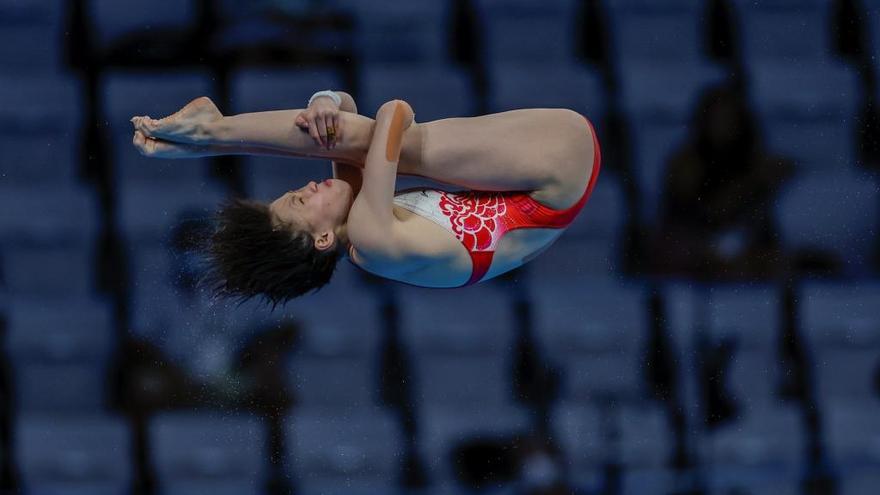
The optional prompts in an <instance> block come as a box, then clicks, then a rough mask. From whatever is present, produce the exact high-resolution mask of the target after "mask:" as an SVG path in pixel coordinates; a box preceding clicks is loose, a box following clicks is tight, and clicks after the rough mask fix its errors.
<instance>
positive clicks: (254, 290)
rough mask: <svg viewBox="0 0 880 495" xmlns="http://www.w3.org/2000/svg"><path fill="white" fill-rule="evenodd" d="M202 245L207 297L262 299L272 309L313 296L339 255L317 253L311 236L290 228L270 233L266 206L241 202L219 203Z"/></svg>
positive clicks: (270, 218) (329, 252) (240, 299)
mask: <svg viewBox="0 0 880 495" xmlns="http://www.w3.org/2000/svg"><path fill="white" fill-rule="evenodd" d="M215 221H216V225H215V227H214V229H213V232H211V233H210V235H209V236H208V238H207V239H206V241H207V242H206V243H205V244H204V245H203V247H202V250H203V252H204V254H205V261H206V265H207V266H206V270H205V275H204V278H203V280H202V283H204V284H206V285H208V286H209V287H210V290H211V292H212V295H213V296H214V297H215V298H217V297H230V298H237V299H238V300H239V301H240V302H242V303H243V302H245V301H247V300H249V299H251V298H253V297H257V296H262V298H263V300H264V301H266V302H267V303H271V304H272V310H273V311H274V309H275V306H276V305H278V304H283V303H285V302H287V301H289V300H290V299H293V298H296V297H299V296H302V295H304V294H306V293H308V292H309V291H317V290H318V289H320V288H321V287H323V286H324V285H326V284H327V283H328V282H329V281H330V278H331V277H332V275H333V271H334V270H335V268H336V263H337V261H338V260H339V254H338V253H337V251H336V250H335V249H327V250H324V251H321V250H319V249H317V248H316V247H315V238H314V236H313V235H312V234H311V233H310V232H308V231H306V230H299V229H297V228H295V227H293V226H284V227H277V228H276V227H274V226H273V225H272V217H271V214H270V211H269V207H268V205H266V204H264V203H260V202H258V201H253V200H249V199H242V198H232V199H227V200H225V201H224V202H223V203H222V204H221V206H220V208H219V210H218V211H217V213H216V215H215Z"/></svg>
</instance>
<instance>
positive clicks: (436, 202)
mask: <svg viewBox="0 0 880 495" xmlns="http://www.w3.org/2000/svg"><path fill="white" fill-rule="evenodd" d="M584 119H585V120H587V119H586V117H584ZM587 125H588V126H589V127H590V130H591V131H593V132H591V134H592V136H593V145H594V149H595V152H594V153H593V171H592V173H591V175H590V180H589V182H588V183H587V188H586V190H585V191H584V194H583V195H581V198H580V199H579V200H578V202H577V203H575V204H574V205H572V206H570V207H569V208H566V209H564V210H554V209H552V208H549V207H547V206H545V205H543V204H541V203H539V202H537V201H535V200H534V199H532V197H531V196H529V195H528V193H527V192H523V191H507V192H497V191H457V192H447V191H440V190H437V189H429V188H413V189H407V190H404V191H401V192H399V193H398V195H397V196H395V198H394V203H395V204H397V205H398V206H401V207H403V208H406V209H407V210H410V211H412V212H414V213H416V214H418V215H419V216H422V217H425V218H427V219H428V220H431V221H433V222H435V223H437V224H439V225H441V226H442V227H444V228H445V229H447V230H448V231H449V232H451V233H452V234H453V235H454V236H455V237H456V238H457V239H458V240H459V241H461V243H462V244H463V245H464V247H465V248H466V249H467V250H468V253H469V254H470V256H471V260H472V261H473V269H472V271H471V276H470V279H468V281H467V282H465V283H464V285H462V287H464V286H467V285H471V284H475V283H477V282H479V281H480V280H481V279H482V278H483V276H484V275H485V274H486V272H488V271H489V266H490V265H491V264H492V257H493V256H494V254H495V248H496V246H497V245H498V241H499V240H501V237H502V236H504V234H505V233H507V232H509V231H511V230H515V229H522V228H529V227H533V228H565V227H567V226H568V225H569V224H571V222H572V221H574V219H575V217H576V216H577V214H578V213H579V212H580V211H581V209H582V208H583V207H584V204H586V202H587V199H588V198H589V197H590V194H591V193H592V192H593V187H594V186H595V185H596V179H597V178H598V176H599V168H600V161H601V154H600V152H599V142H598V140H597V139H596V133H595V130H594V129H593V125H592V124H591V123H590V121H589V120H587Z"/></svg>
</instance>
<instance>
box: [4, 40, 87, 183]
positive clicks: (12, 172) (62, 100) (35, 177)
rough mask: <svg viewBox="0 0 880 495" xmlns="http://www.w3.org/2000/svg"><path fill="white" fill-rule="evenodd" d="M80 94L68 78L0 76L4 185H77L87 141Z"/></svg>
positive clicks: (78, 84) (75, 82) (76, 82)
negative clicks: (82, 126) (83, 148)
mask: <svg viewBox="0 0 880 495" xmlns="http://www.w3.org/2000/svg"><path fill="white" fill-rule="evenodd" d="M0 31H2V29H0ZM0 37H2V35H0ZM30 44H33V43H30ZM17 46H18V47H20V46H22V44H18V45H17ZM81 92H82V86H81V81H80V80H78V79H76V78H74V77H70V76H54V77H46V76H35V75H30V76H24V75H19V74H15V73H10V72H6V73H5V74H3V75H0V177H2V178H3V182H4V183H5V184H10V183H23V184H64V183H72V182H74V181H75V180H76V178H77V177H78V173H79V163H80V160H79V156H80V149H81V147H82V144H81V143H82V141H83V133H82V132H81V123H82V122H83V120H84V116H83V104H82V101H81V100H82V94H81Z"/></svg>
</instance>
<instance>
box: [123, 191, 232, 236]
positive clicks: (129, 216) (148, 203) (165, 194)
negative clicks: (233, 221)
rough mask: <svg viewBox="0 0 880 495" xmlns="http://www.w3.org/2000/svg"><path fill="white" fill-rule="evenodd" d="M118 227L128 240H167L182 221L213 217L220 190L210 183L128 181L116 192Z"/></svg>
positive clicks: (217, 205) (221, 192) (222, 194)
mask: <svg viewBox="0 0 880 495" xmlns="http://www.w3.org/2000/svg"><path fill="white" fill-rule="evenodd" d="M118 198H119V202H120V204H119V206H118V209H119V210H118V211H119V213H118V218H119V224H120V225H119V228H120V230H121V231H122V233H123V235H124V237H125V239H126V241H127V242H145V243H148V244H153V245H157V244H159V243H160V242H162V241H163V240H164V241H168V240H169V238H170V236H171V234H172V231H173V229H174V228H175V227H176V226H178V225H180V224H181V223H182V222H184V221H207V220H209V219H211V218H212V217H213V215H214V214H215V212H216V209H217V208H218V207H219V203H220V202H221V201H222V200H223V199H224V198H225V195H224V193H223V191H221V190H220V189H219V188H217V186H215V185H213V184H212V183H210V182H207V183H206V182H201V183H198V184H192V185H187V184H166V185H148V184H130V185H127V186H125V187H124V188H122V190H121V191H119V194H118Z"/></svg>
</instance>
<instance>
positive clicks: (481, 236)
mask: <svg viewBox="0 0 880 495" xmlns="http://www.w3.org/2000/svg"><path fill="white" fill-rule="evenodd" d="M440 211H441V212H442V213H443V214H444V215H446V216H447V217H449V221H450V223H451V224H452V232H453V233H454V234H455V236H456V237H457V238H458V240H459V241H461V242H462V244H464V246H465V247H466V248H467V249H468V251H486V250H488V249H490V248H491V247H492V246H493V244H495V243H494V242H493V241H495V240H496V234H497V233H498V230H499V227H500V225H501V222H500V221H499V217H501V216H502V215H504V214H505V213H506V212H507V204H506V203H505V201H504V198H503V196H502V195H501V193H490V194H480V195H477V194H450V193H446V192H441V193H440Z"/></svg>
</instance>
